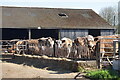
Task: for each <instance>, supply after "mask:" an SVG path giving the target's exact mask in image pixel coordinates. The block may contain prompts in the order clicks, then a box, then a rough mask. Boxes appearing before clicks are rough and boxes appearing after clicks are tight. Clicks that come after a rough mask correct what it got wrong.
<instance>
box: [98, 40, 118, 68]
mask: <svg viewBox="0 0 120 80" xmlns="http://www.w3.org/2000/svg"><path fill="white" fill-rule="evenodd" d="M101 40H105V41H107V40H111V42H102V41H101V42H99V43H98V44H97V47H98V48H97V51H96V53H97V56H96V60H97V64H98V68H103V67H104V63H105V62H107V63H109V64H110V65H112V61H113V59H115V58H117V57H116V56H118V53H119V58H120V46H116V45H118V43H120V38H102V39H101ZM106 44H107V45H111V47H109V46H107V47H106V46H104V47H103V46H101V45H106ZM103 50H104V51H103ZM105 50H107V51H105ZM106 54H107V55H106Z"/></svg>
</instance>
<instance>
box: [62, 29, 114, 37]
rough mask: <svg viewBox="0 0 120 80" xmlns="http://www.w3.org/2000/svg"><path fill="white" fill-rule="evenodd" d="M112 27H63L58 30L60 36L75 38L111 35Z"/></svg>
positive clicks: (112, 32)
mask: <svg viewBox="0 0 120 80" xmlns="http://www.w3.org/2000/svg"><path fill="white" fill-rule="evenodd" d="M113 34H114V29H63V30H60V38H63V37H68V38H70V39H75V38H76V37H85V36H87V35H92V36H94V37H97V36H107V35H113Z"/></svg>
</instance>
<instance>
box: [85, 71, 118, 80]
mask: <svg viewBox="0 0 120 80" xmlns="http://www.w3.org/2000/svg"><path fill="white" fill-rule="evenodd" d="M86 76H87V77H90V78H97V79H118V80H120V76H119V75H118V73H117V72H116V71H114V70H96V71H90V72H88V73H87V74H86Z"/></svg>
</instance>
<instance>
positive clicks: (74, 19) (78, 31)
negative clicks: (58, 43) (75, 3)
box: [0, 6, 115, 39]
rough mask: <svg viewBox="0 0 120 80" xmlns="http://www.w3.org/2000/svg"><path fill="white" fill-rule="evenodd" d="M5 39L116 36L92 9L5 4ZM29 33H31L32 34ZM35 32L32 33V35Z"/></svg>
mask: <svg viewBox="0 0 120 80" xmlns="http://www.w3.org/2000/svg"><path fill="white" fill-rule="evenodd" d="M0 8H1V10H2V26H1V27H2V28H1V30H2V39H18V38H19V39H28V38H30V37H31V38H32V39H34V38H40V37H48V36H51V37H53V38H56V39H59V38H62V37H69V38H71V39H74V38H76V37H78V36H86V35H93V36H100V35H102V36H103V35H112V34H114V32H115V28H114V27H112V26H110V25H109V24H108V23H107V22H106V21H105V20H104V19H103V18H101V17H100V16H99V15H98V14H97V13H95V12H94V11H93V10H92V9H62V8H36V7H10V6H1V7H0ZM28 33H29V36H28ZM30 34H31V35H30Z"/></svg>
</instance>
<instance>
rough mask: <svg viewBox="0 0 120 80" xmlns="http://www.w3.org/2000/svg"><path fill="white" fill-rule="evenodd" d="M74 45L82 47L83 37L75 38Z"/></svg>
mask: <svg viewBox="0 0 120 80" xmlns="http://www.w3.org/2000/svg"><path fill="white" fill-rule="evenodd" d="M74 43H75V44H76V45H77V46H79V45H80V46H84V44H85V43H84V38H83V37H77V38H76V39H75V40H74Z"/></svg>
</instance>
